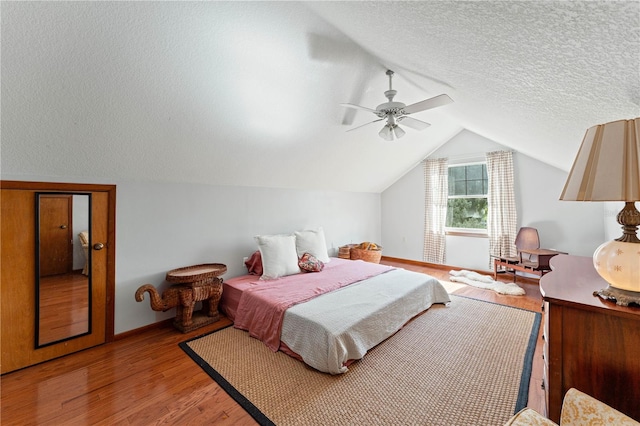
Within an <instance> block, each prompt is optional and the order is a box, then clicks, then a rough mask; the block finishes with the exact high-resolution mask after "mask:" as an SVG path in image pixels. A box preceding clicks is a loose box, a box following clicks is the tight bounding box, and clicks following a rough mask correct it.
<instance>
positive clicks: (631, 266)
mask: <svg viewBox="0 0 640 426" xmlns="http://www.w3.org/2000/svg"><path fill="white" fill-rule="evenodd" d="M593 266H594V267H595V268H596V271H598V274H600V276H601V277H602V278H604V279H605V280H606V281H607V282H608V283H609V285H610V287H615V288H616V289H618V290H627V291H629V292H632V293H634V292H635V293H636V294H638V295H640V244H639V243H627V242H622V241H617V240H613V241H609V242H606V243H604V244H602V245H601V246H600V247H598V248H597V249H596V251H595V253H594V254H593Z"/></svg>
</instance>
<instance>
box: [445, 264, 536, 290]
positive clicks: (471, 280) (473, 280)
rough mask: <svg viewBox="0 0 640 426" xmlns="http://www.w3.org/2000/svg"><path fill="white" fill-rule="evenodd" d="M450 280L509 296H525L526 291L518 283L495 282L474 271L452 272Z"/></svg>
mask: <svg viewBox="0 0 640 426" xmlns="http://www.w3.org/2000/svg"><path fill="white" fill-rule="evenodd" d="M449 275H451V277H450V278H449V279H450V280H451V281H454V282H459V283H463V284H467V285H471V286H474V287H479V288H484V289H488V290H493V291H495V292H496V293H500V294H507V295H509V296H524V295H525V291H524V289H523V288H522V287H520V286H519V285H518V284H516V283H503V282H500V281H494V280H493V278H491V277H488V276H486V275H482V274H479V273H477V272H473V271H467V270H464V269H463V270H461V271H450V272H449Z"/></svg>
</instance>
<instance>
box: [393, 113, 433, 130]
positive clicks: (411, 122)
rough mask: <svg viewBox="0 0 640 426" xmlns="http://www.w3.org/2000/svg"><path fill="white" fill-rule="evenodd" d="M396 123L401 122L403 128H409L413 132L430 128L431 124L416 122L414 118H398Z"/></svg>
mask: <svg viewBox="0 0 640 426" xmlns="http://www.w3.org/2000/svg"><path fill="white" fill-rule="evenodd" d="M398 122H401V123H402V124H404V125H405V126H407V127H411V128H412V129H414V130H424V129H426V128H427V127H429V126H431V124H429V123H427V122H426V121H422V120H417V119H415V118H412V117H407V116H404V117H400V118H398Z"/></svg>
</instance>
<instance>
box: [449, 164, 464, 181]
mask: <svg viewBox="0 0 640 426" xmlns="http://www.w3.org/2000/svg"><path fill="white" fill-rule="evenodd" d="M464 175H465V173H464V166H463V167H449V180H452V181H458V180H464Z"/></svg>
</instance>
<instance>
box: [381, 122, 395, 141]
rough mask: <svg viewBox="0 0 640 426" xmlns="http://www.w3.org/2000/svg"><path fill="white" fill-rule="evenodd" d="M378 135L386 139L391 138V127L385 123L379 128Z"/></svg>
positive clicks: (389, 139) (390, 139)
mask: <svg viewBox="0 0 640 426" xmlns="http://www.w3.org/2000/svg"><path fill="white" fill-rule="evenodd" d="M378 135H379V136H380V137H381V138H382V139H384V140H386V141H392V140H393V132H392V131H391V127H390V126H389V125H388V124H385V126H384V127H383V128H382V130H380V132H379V133H378Z"/></svg>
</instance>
